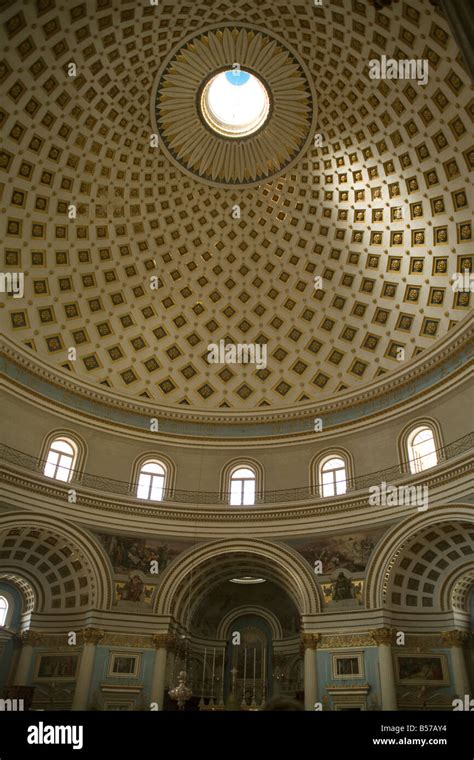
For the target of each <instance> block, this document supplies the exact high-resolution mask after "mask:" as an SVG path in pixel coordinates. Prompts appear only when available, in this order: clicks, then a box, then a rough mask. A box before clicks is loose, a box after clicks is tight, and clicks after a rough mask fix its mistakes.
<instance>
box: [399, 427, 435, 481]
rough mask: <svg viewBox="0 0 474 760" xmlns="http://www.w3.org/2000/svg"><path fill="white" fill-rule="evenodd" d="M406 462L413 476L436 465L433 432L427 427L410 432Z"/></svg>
mask: <svg viewBox="0 0 474 760" xmlns="http://www.w3.org/2000/svg"><path fill="white" fill-rule="evenodd" d="M407 444H408V460H409V463H410V471H411V472H412V473H413V474H416V473H417V472H422V471H423V470H429V468H430V467H436V465H437V464H438V455H437V453H436V443H435V439H434V435H433V431H432V429H431V428H430V427H428V426H427V425H424V426H423V427H418V428H415V430H412V432H411V433H410V435H409V436H408V439H407Z"/></svg>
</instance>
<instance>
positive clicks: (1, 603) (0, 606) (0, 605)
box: [0, 596, 8, 626]
mask: <svg viewBox="0 0 474 760" xmlns="http://www.w3.org/2000/svg"><path fill="white" fill-rule="evenodd" d="M7 615H8V600H7V599H6V598H5V597H4V596H0V626H2V625H5V620H6V619H7Z"/></svg>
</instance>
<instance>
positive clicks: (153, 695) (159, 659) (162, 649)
mask: <svg viewBox="0 0 474 760" xmlns="http://www.w3.org/2000/svg"><path fill="white" fill-rule="evenodd" d="M153 643H154V645H155V647H156V653H155V662H154V665H153V675H152V677H151V689H150V702H156V704H157V705H158V710H160V711H161V710H163V702H164V698H165V682H166V660H167V655H168V650H169V649H172V647H173V646H174V643H175V642H174V638H173V636H170V635H169V634H156V635H155V636H153ZM173 686H176V684H173Z"/></svg>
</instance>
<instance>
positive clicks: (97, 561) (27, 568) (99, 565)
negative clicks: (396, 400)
mask: <svg viewBox="0 0 474 760" xmlns="http://www.w3.org/2000/svg"><path fill="white" fill-rule="evenodd" d="M6 535H8V537H9V539H10V541H13V542H14V543H15V542H21V541H23V542H24V541H27V542H28V543H31V546H30V547H29V548H30V549H31V547H32V546H34V545H35V542H37V543H40V542H41V541H43V544H44V542H45V541H46V542H47V546H48V552H50V554H49V555H48V556H49V557H50V558H51V563H50V564H51V569H52V570H53V571H54V569H55V567H56V565H55V564H54V562H55V561H56V562H57V560H56V557H59V558H60V562H62V563H63V564H62V567H65V568H70V569H71V573H70V574H71V577H75V576H77V574H78V573H77V572H73V570H74V571H76V567H77V565H76V564H74V565H73V564H72V563H73V562H74V563H77V562H79V563H80V567H81V568H82V570H83V575H82V577H83V579H84V580H83V581H82V583H83V584H84V585H83V587H84V588H87V593H88V601H87V608H91V607H94V608H96V609H102V610H104V609H110V608H111V606H112V599H113V593H112V591H113V583H112V567H111V565H110V561H109V559H108V557H107V555H106V553H105V551H104V550H103V548H102V547H101V546H100V544H99V543H98V542H97V540H96V539H95V538H94V537H93V536H92V535H91V534H89V533H87V532H86V531H84V530H82V529H81V528H78V527H76V526H73V525H70V524H69V525H67V527H66V526H65V524H64V523H61V524H58V521H57V520H56V519H54V518H51V517H48V516H45V515H40V514H37V513H31V512H29V513H24V512H21V513H18V512H13V513H12V512H9V513H8V514H5V515H2V516H0V543H1V541H2V538H4V537H5V536H6ZM13 551H14V554H15V556H14V557H13V556H12V557H11V558H8V557H6V558H4V559H3V560H2V574H3V575H4V577H5V576H7V575H13V576H15V577H17V578H20V579H21V578H23V579H24V580H25V581H26V582H27V583H28V584H29V585H30V586H31V588H32V589H33V591H34V596H35V603H34V611H35V612H48V611H49V610H50V609H52V608H53V605H52V592H51V584H50V583H49V582H48V581H46V580H45V578H44V575H46V573H47V572H48V571H46V572H45V573H44V574H43V573H41V575H38V569H37V566H36V564H29V563H28V562H27V561H26V559H24V557H26V556H27V551H25V550H23V551H19V550H18V548H17V547H15V546H12V553H13ZM53 553H54V558H53V556H52V555H53ZM21 554H23V556H18V555H21ZM46 561H47V555H46V554H44V555H43V557H42V563H43V562H46ZM58 565H59V562H58ZM65 580H67V578H66V576H64V577H63V575H62V574H61V584H62V585H61V584H60V586H61V588H60V592H59V593H58V595H57V600H56V599H55V601H54V609H56V610H58V611H59V609H64V606H63V603H62V601H61V593H62V589H63V585H64V582H65ZM43 581H44V582H43ZM86 583H87V587H86V585H85V584H86ZM76 593H77V591H76ZM85 608H86V607H85Z"/></svg>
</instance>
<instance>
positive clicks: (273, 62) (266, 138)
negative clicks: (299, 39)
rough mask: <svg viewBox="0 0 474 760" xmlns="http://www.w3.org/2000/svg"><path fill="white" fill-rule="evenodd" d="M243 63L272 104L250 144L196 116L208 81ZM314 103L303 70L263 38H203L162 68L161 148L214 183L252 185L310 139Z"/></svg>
mask: <svg viewBox="0 0 474 760" xmlns="http://www.w3.org/2000/svg"><path fill="white" fill-rule="evenodd" d="M234 63H238V64H239V65H240V66H241V67H242V68H244V69H248V70H249V71H251V72H252V73H255V74H257V75H259V76H260V77H261V78H262V79H263V80H264V82H265V83H266V85H267V87H268V91H269V94H270V97H271V101H272V108H271V113H270V117H269V119H268V121H267V122H266V124H265V125H264V126H263V127H262V129H261V130H259V131H258V132H256V133H255V134H254V135H250V136H249V137H246V138H243V139H242V138H229V137H224V136H221V135H219V134H217V133H215V132H213V131H212V130H210V129H209V128H208V127H207V126H206V125H205V123H204V121H203V119H202V117H201V114H200V113H199V98H198V92H199V90H200V87H201V86H202V84H203V82H205V81H207V80H208V79H209V77H210V76H212V75H213V74H215V73H216V72H217V71H219V70H222V69H223V68H224V67H229V68H231V67H232V64H234ZM313 117H314V98H313V95H312V92H311V88H310V85H309V81H308V78H307V76H306V74H305V71H304V69H303V66H302V65H301V64H300V63H299V62H298V61H297V60H296V58H295V56H294V54H293V53H291V52H290V51H289V50H287V49H286V48H285V47H284V44H283V43H282V42H280V41H278V40H275V39H272V38H271V37H270V36H269V35H268V34H267V33H266V32H260V31H256V30H253V29H250V28H246V27H235V26H232V27H224V28H222V29H215V30H211V31H208V32H201V33H200V34H199V35H197V36H196V37H194V38H193V39H191V40H188V41H187V42H186V43H185V44H184V45H183V47H182V48H181V49H180V50H179V51H178V52H177V53H175V54H174V56H173V58H172V59H171V60H170V61H169V62H168V63H167V65H166V66H165V67H164V69H163V72H162V74H161V77H160V79H159V82H158V88H157V94H156V120H157V127H158V131H159V133H160V137H161V140H162V145H163V146H164V147H165V149H166V150H167V151H168V153H169V155H170V156H171V158H172V159H173V160H174V161H177V162H178V163H179V164H181V166H182V167H183V168H185V169H186V170H187V171H188V172H190V173H192V174H193V175H195V176H196V175H197V176H198V177H200V178H201V179H204V180H206V181H210V182H212V183H223V184H228V185H236V186H238V185H247V184H254V183H257V182H260V181H263V180H265V179H269V178H270V177H272V176H274V175H276V174H278V173H279V172H281V171H282V170H284V169H285V168H286V167H288V166H289V164H290V163H291V162H292V161H294V160H295V159H296V158H297V157H298V155H299V154H300V152H301V151H302V150H303V149H304V148H305V147H306V144H307V142H308V141H309V140H310V138H311V128H312V122H313Z"/></svg>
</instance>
